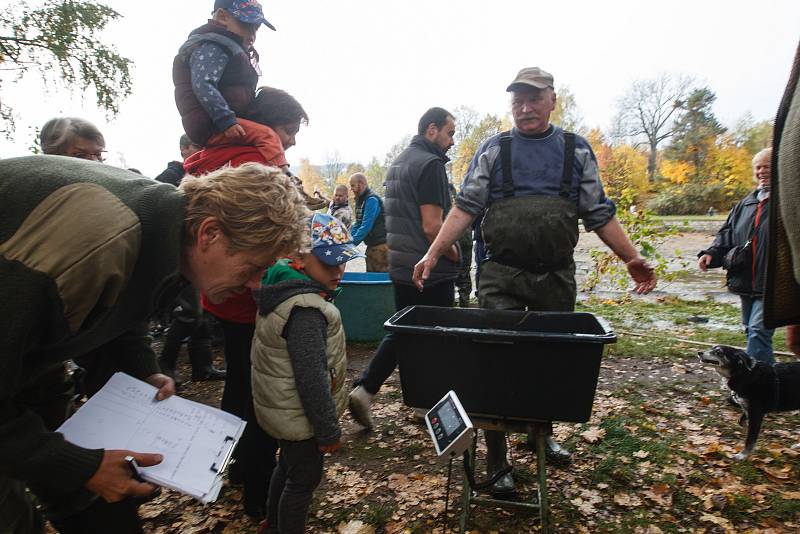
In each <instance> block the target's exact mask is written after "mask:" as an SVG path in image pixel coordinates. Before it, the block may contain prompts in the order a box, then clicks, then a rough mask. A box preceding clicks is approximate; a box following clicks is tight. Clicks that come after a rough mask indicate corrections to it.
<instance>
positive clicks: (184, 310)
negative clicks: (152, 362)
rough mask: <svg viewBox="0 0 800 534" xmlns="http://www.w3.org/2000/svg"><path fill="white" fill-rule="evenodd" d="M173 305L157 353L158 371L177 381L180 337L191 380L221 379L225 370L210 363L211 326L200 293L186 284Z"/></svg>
mask: <svg viewBox="0 0 800 534" xmlns="http://www.w3.org/2000/svg"><path fill="white" fill-rule="evenodd" d="M174 306H175V307H174V308H173V319H172V322H171V323H170V326H169V330H167V335H166V336H165V337H164V345H163V346H162V347H161V356H160V357H159V359H158V365H159V367H161V371H162V372H163V373H164V374H165V375H167V376H171V377H172V378H173V380H175V383H176V384H179V385H180V383H181V380H180V376H179V375H178V372H177V370H176V368H175V367H176V365H177V363H178V355H179V353H180V350H181V345H182V344H183V341H184V340H185V339H187V338H188V342H187V349H188V352H189V362H191V364H192V380H224V379H225V371H221V370H219V369H217V368H215V367H214V365H213V364H212V362H213V360H214V354H213V352H212V350H211V329H210V327H209V324H208V318H206V317H205V314H204V313H203V307H202V306H200V294H199V293H198V292H197V290H196V289H195V288H193V287H191V286H190V287H186V288H184V290H183V291H181V294H180V295H179V296H178V299H177V300H176V301H175V304H174Z"/></svg>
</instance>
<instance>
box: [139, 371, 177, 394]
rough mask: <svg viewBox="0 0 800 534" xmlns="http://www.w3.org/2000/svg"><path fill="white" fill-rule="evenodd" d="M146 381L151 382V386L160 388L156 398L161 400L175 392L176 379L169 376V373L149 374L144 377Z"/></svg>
mask: <svg viewBox="0 0 800 534" xmlns="http://www.w3.org/2000/svg"><path fill="white" fill-rule="evenodd" d="M144 381H145V382H147V383H148V384H150V385H151V386H153V387H157V388H158V393H156V400H159V401H161V400H164V399H166V398H168V397H171V396H173V395H174V394H175V381H174V380H173V379H171V378H170V377H168V376H167V375H163V374H161V373H156V374H154V375H150V376H148V377H147V378H145V379H144Z"/></svg>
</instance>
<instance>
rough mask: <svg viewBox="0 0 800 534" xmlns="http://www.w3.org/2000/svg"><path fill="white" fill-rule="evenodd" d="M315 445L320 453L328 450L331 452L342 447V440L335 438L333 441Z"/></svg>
mask: <svg viewBox="0 0 800 534" xmlns="http://www.w3.org/2000/svg"><path fill="white" fill-rule="evenodd" d="M317 446H318V447H319V451H320V452H321V453H326V452H329V453H331V454H332V453H334V452H336V451H338V450H339V449H341V448H342V442H341V440H338V439H337V440H336V442H335V443H330V444H328V445H317Z"/></svg>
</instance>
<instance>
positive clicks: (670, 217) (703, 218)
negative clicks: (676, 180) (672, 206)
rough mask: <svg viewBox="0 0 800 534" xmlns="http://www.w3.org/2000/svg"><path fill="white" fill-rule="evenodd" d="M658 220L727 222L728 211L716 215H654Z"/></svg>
mask: <svg viewBox="0 0 800 534" xmlns="http://www.w3.org/2000/svg"><path fill="white" fill-rule="evenodd" d="M653 218H654V219H655V220H657V221H720V222H725V219H727V218H728V214H727V213H720V214H716V215H656V216H655V217H653Z"/></svg>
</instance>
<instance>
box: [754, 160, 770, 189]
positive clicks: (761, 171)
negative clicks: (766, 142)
mask: <svg viewBox="0 0 800 534" xmlns="http://www.w3.org/2000/svg"><path fill="white" fill-rule="evenodd" d="M753 178H755V180H756V181H757V182H758V187H760V188H762V189H769V182H770V179H771V178H772V155H771V154H770V153H769V152H759V153H758V154H757V155H756V157H755V158H754V159H753Z"/></svg>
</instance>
